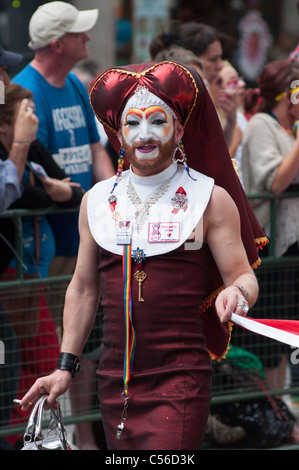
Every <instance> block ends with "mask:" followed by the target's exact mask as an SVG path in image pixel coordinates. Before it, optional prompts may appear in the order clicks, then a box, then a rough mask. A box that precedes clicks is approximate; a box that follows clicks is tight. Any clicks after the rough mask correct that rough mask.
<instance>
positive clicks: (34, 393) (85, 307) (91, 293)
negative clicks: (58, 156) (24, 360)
mask: <svg viewBox="0 0 299 470" xmlns="http://www.w3.org/2000/svg"><path fill="white" fill-rule="evenodd" d="M87 197H88V193H86V194H85V195H84V197H83V199H82V203H81V209H80V216H79V233H80V246H79V252H78V259H77V264H76V269H75V273H74V276H73V278H72V280H71V282H70V284H69V286H68V288H67V292H66V298H65V307H64V314H63V323H64V332H63V339H62V344H61V351H62V352H68V353H71V354H74V355H76V356H80V354H81V352H82V349H83V347H84V345H85V342H86V340H87V339H88V336H89V333H90V331H91V329H92V326H93V323H94V319H95V315H96V312H97V308H98V303H99V297H100V283H99V273H98V269H97V262H98V245H97V244H96V242H95V241H94V239H93V237H92V235H91V233H90V230H89V226H88V221H87ZM70 382H71V373H70V372H68V371H65V370H56V371H54V372H53V373H52V374H50V375H48V376H46V377H41V378H39V379H37V380H36V382H35V383H34V385H33V386H32V387H31V389H30V390H29V391H28V392H27V393H26V395H25V396H24V398H23V399H22V401H21V406H22V407H23V410H26V409H27V408H28V407H29V405H28V403H29V402H31V403H34V402H35V401H36V400H37V399H38V398H39V397H40V396H41V395H43V394H48V395H49V396H48V398H47V402H48V404H49V405H50V406H53V407H55V406H58V402H57V397H58V396H60V395H62V394H63V393H65V392H66V390H67V389H68V387H69V385H70Z"/></svg>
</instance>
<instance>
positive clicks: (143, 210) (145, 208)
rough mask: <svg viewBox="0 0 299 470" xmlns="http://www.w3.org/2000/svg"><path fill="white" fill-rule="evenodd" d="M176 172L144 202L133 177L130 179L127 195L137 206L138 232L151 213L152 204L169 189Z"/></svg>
mask: <svg viewBox="0 0 299 470" xmlns="http://www.w3.org/2000/svg"><path fill="white" fill-rule="evenodd" d="M175 174H176V172H175V173H174V174H173V175H172V176H171V177H170V178H169V179H168V180H167V181H165V182H164V183H162V184H161V186H159V188H158V189H156V191H154V192H153V194H151V195H150V196H149V197H148V198H147V200H146V201H145V202H144V203H143V202H142V201H141V199H140V197H139V196H138V194H137V193H136V190H135V188H134V186H133V184H132V181H131V178H130V179H129V182H128V186H127V196H128V197H129V199H130V201H131V202H132V204H134V206H135V207H136V211H135V220H136V229H137V232H140V230H141V229H142V227H143V225H144V222H145V219H146V217H147V216H148V214H149V210H150V208H151V206H152V205H154V204H155V203H156V202H157V201H158V200H159V199H160V198H161V197H162V196H163V195H164V194H165V193H166V191H167V190H168V188H169V186H170V183H171V180H172V179H173V177H174V176H175Z"/></svg>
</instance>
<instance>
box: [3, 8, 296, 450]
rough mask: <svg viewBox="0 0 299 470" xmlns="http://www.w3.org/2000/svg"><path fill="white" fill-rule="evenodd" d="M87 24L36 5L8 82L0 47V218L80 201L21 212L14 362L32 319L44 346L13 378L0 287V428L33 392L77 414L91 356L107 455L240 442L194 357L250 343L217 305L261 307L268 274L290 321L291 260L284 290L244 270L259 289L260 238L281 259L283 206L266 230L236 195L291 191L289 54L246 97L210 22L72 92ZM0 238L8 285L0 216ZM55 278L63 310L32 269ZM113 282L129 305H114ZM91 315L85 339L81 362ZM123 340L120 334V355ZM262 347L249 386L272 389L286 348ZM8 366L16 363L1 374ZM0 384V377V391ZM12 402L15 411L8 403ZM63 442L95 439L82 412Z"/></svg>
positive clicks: (6, 444)
mask: <svg viewBox="0 0 299 470" xmlns="http://www.w3.org/2000/svg"><path fill="white" fill-rule="evenodd" d="M97 20H98V10H85V11H79V10H77V9H76V8H75V7H73V6H72V5H70V4H68V3H65V2H50V3H47V4H45V5H43V6H41V7H39V8H38V9H37V10H36V12H35V13H34V14H33V16H32V18H31V20H30V23H29V36H30V43H29V47H30V48H31V49H32V50H33V51H34V58H33V60H32V61H31V62H30V64H27V65H26V66H25V67H24V69H23V70H22V71H21V72H20V73H18V74H17V75H16V76H15V77H13V79H12V81H11V82H10V79H9V77H8V75H7V67H8V66H10V65H16V64H20V63H21V61H22V56H21V55H20V54H16V53H13V52H10V51H7V50H5V49H3V48H2V47H0V79H1V80H2V81H3V82H4V83H5V103H4V104H1V105H0V157H1V159H0V210H1V211H5V210H9V209H13V208H29V209H40V208H46V207H51V206H53V204H55V205H57V206H58V207H61V208H76V207H79V206H80V214H79V216H78V212H74V213H68V214H65V213H64V214H55V215H51V216H47V217H46V216H45V215H42V216H30V217H26V218H24V219H23V226H22V231H23V267H24V275H23V276H24V278H32V277H36V278H40V279H41V286H40V290H39V292H38V296H36V297H37V299H36V302H37V305H32V304H30V307H29V308H28V305H27V308H28V309H29V310H32V312H33V311H34V312H35V315H38V319H39V322H40V325H41V326H40V329H39V327H37V330H36V331H35V333H34V337H32V336H31V337H30V347H31V348H32V350H34V351H35V352H34V353H31V356H30V360H31V361H32V362H33V363H34V361H37V359H38V358H40V356H39V354H40V352H39V351H40V349H41V348H42V347H43V340H41V334H40V333H41V328H42V329H43V338H44V339H45V342H46V343H47V345H48V346H47V347H49V344H50V345H51V351H52V353H51V355H50V356H51V360H49V361H48V363H47V364H46V365H45V364H44V365H43V368H42V370H41V369H39V368H37V369H35V372H34V373H33V374H31V375H30V378H28V376H27V375H26V372H25V371H24V370H22V363H24V362H25V359H24V358H23V357H22V355H23V351H26V344H27V346H28V344H29V343H26V338H25V340H23V341H22V344H21V346H20V341H19V340H18V337H17V331H16V330H15V329H14V328H13V326H12V325H11V324H10V320H9V311H10V310H13V308H14V307H13V306H12V304H13V302H12V299H7V296H6V297H5V296H4V295H3V294H2V293H1V291H0V300H1V311H0V322H1V323H0V339H2V338H5V344H6V354H7V356H6V363H5V365H4V366H3V365H0V416H1V419H0V422H1V424H2V425H3V424H6V425H7V426H8V425H9V423H10V422H11V420H12V417H13V416H14V417H15V418H16V419H17V418H18V419H19V420H20V422H25V420H26V418H28V413H29V412H30V406H29V405H28V402H35V401H36V400H37V398H38V397H39V396H40V395H42V394H45V393H46V394H48V395H49V396H48V404H49V406H52V407H54V408H55V407H56V406H58V403H57V398H58V397H59V396H60V395H61V394H63V393H65V392H66V390H68V389H69V393H70V398H71V403H72V406H73V411H74V413H75V412H76V410H81V409H84V410H85V411H87V410H88V409H89V407H91V400H92V399H93V396H94V394H95V391H94V388H93V387H94V385H93V384H94V379H93V377H94V375H95V367H96V364H97V363H98V361H100V363H99V368H98V377H99V380H98V393H99V402H100V409H101V415H102V421H103V424H104V430H105V439H106V443H107V447H108V449H151V450H154V449H161V450H162V449H172V450H174V449H197V448H200V447H201V445H202V442H203V440H204V439H205V436H206V437H208V438H209V439H214V440H216V442H217V443H218V444H231V443H235V442H238V441H241V440H242V438H243V437H244V434H245V430H244V429H242V428H241V427H240V426H237V425H236V426H228V425H225V423H224V422H222V421H221V419H220V420H219V418H218V417H216V416H213V415H212V414H211V413H210V412H209V410H210V399H211V375H212V373H213V369H212V365H211V356H212V357H213V358H214V359H215V358H218V359H221V358H222V357H223V356H225V355H227V354H228V349H229V341H230V340H231V342H232V344H233V345H236V346H240V347H245V348H246V350H248V351H249V350H250V348H251V347H252V341H251V340H252V335H250V334H249V335H248V336H247V338H248V344H247V343H245V342H244V336H242V335H238V334H234V333H232V332H231V325H230V323H229V320H230V315H231V313H232V312H236V313H237V314H239V315H246V313H247V311H248V308H249V307H250V309H252V310H250V311H251V312H252V316H254V315H255V313H254V312H255V310H254V309H255V308H257V309H261V306H262V302H263V299H265V298H266V299H267V302H270V303H271V302H272V303H271V305H272V306H273V311H272V310H271V317H273V312H274V313H275V312H276V311H277V309H276V310H275V309H274V307H275V302H276V303H277V301H275V299H271V298H270V300H269V294H268V293H267V288H268V286H269V283H275V286H276V287H275V288H276V289H277V291H278V292H279V299H280V300H279V302H280V304H279V306H280V308H281V309H282V310H283V311H284V315H285V316H286V317H287V318H289V319H296V316H297V306H298V305H299V304H298V300H299V299H298V298H297V297H298V294H297V293H298V292H299V285H298V282H299V281H298V280H299V276H298V274H299V273H298V269H294V270H293V271H292V273H290V274H289V277H288V286H287V289H286V288H285V284H283V283H281V282H280V277H281V276H280V272H279V268H275V269H274V272H272V273H271V280H269V279H267V273H265V272H263V271H261V272H260V273H259V276H258V279H259V285H258V282H257V277H256V275H255V273H254V271H253V268H256V267H257V266H258V265H259V263H260V257H261V259H263V257H264V256H267V255H268V246H269V245H271V243H273V244H274V246H275V256H277V257H283V256H296V257H297V256H298V255H299V252H298V241H299V230H298V220H299V214H298V215H297V199H296V198H294V197H291V196H290V197H283V198H282V199H280V198H278V199H277V202H276V226H275V233H274V234H273V233H272V232H271V229H270V214H271V212H270V203H269V201H268V200H265V199H264V198H262V199H259V198H257V199H256V200H253V201H252V200H251V201H250V202H249V201H248V200H247V198H246V193H247V194H252V193H254V194H255V193H258V194H263V193H272V194H273V195H275V196H279V195H281V194H285V193H292V192H294V191H297V190H298V188H299V185H298V183H299V148H298V145H299V130H298V128H297V126H296V121H297V120H298V118H299V104H298V103H299V101H298V99H297V98H296V95H297V94H298V93H299V87H298V78H299V73H298V72H299V62H298V60H297V58H296V57H294V56H291V55H290V57H286V58H285V60H276V61H272V62H269V63H267V64H266V65H265V66H264V68H263V70H262V72H261V74H260V77H259V78H258V81H257V85H256V88H255V89H247V88H246V82H245V81H244V80H243V78H242V77H240V76H239V73H238V70H237V69H236V67H235V66H234V65H233V64H232V63H230V62H229V61H228V60H224V58H223V48H222V35H221V34H220V33H219V32H218V31H217V30H215V29H214V28H213V27H212V26H208V25H205V24H201V23H196V22H185V23H179V22H178V23H176V25H175V28H172V30H171V31H168V32H164V33H161V34H158V35H157V36H155V37H153V38H152V41H151V43H150V47H149V55H150V60H149V62H147V63H144V64H137V65H136V64H135V65H134V64H133V65H132V64H131V65H127V66H122V67H118V68H111V69H109V70H108V71H105V72H104V73H102V74H100V75H99V76H98V77H92V79H91V82H92V83H91V87H90V94H89V96H88V91H87V89H86V85H85V84H84V83H82V82H81V80H80V79H79V78H78V75H79V74H76V73H74V72H75V67H76V65H77V63H78V62H79V61H81V60H84V59H87V58H88V48H87V43H88V41H89V39H90V37H89V35H88V31H89V30H90V29H91V28H93V27H95V25H96V24H97ZM290 53H291V51H290ZM157 85H158V86H157ZM99 126H101V127H99ZM100 133H102V135H104V141H105V145H103V144H102V140H101V138H100ZM109 146H111V147H113V149H112V151H111V149H110V147H109ZM112 153H113V154H112ZM115 154H116V155H119V157H118V163H117V164H116V166H117V172H116V176H115V160H114V159H115ZM170 196H172V198H170ZM169 206H170V207H173V210H172V212H171V210H170V211H169V212H170V213H171V214H170V215H169V213H168V211H167V210H166V209H165V207H166V208H169ZM198 206H200V207H201V209H199V208H198ZM136 207H137V209H136ZM191 207H192V208H193V207H195V209H194V210H195V212H194V213H193V214H192V217H191V216H190V215H188V214H189V211H188V210H189V209H190V208H191ZM128 208H129V209H128ZM126 210H127V211H128V213H130V210H131V211H133V212H132V213H133V214H135V211H136V214H135V219H136V223H135V222H134V223H128V220H130V221H131V219H130V218H129V217H127V216H126V213H125V212H126ZM161 216H162V219H161V220H158V222H159V224H158V225H159V228H158V230H161V233H159V235H160V236H162V238H163V236H164V237H166V232H167V227H168V231H169V225H170V222H171V224H172V228H171V234H168V237H170V238H171V239H168V240H167V239H164V240H163V241H161V242H160V241H157V232H155V235H154V226H155V230H157V220H156V219H155V217H160V218H161ZM188 217H189V218H188ZM155 224H156V225H155ZM190 224H191V225H190ZM116 225H117V227H118V229H117V230H116V229H115V226H116ZM123 227H126V229H125V233H124V232H123ZM151 229H152V230H153V233H152V234H151V232H150V230H151ZM188 230H189V231H188ZM191 232H194V237H195V239H194V240H191V241H190V233H191ZM0 235H1V239H0V248H1V272H0V275H1V279H0V280H1V281H6V280H14V279H16V252H15V250H14V246H13V245H14V239H15V227H14V224H13V222H12V221H11V220H9V219H0ZM123 237H124V238H125V239H126V240H127V241H126V242H124V241H123V239H124V238H123ZM151 237H152V238H151ZM198 237H199V238H198ZM128 240H129V241H128ZM268 240H269V241H270V243H269V244H268ZM220 241H221V242H220ZM194 242H195V243H196V242H200V243H199V248H194V246H193V245H192V243H194ZM187 245H188V246H189V245H191V248H189V249H188V248H186V246H187ZM183 247H184V249H183ZM260 248H263V249H262V251H261V252H259V249H260ZM128 259H130V263H128V261H127V260H128ZM131 259H132V265H131ZM134 261H135V264H134ZM122 263H123V264H122ZM128 265H130V267H129V266H128ZM125 269H128V273H130V274H128V277H130V276H131V270H132V272H133V271H135V272H134V277H135V278H136V280H137V282H136V281H135V283H134V282H133V281H132V286H131V285H130V282H128V279H127V277H126V276H125V281H124V282H127V284H125V291H124V288H123V286H122V283H123V281H122V274H123V272H124V273H125V272H126V271H125ZM61 274H68V275H72V280H71V282H70V284H69V286H68V288H67V291H66V294H65V303H64V295H63V296H62V297H61V298H59V299H57V298H55V303H54V302H53V296H51V295H50V294H51V293H50V292H48V291H47V288H45V286H42V278H46V277H48V276H56V275H61ZM141 276H142V277H141ZM100 286H101V288H100ZM25 289H27V290H26V291H25V290H24V292H23V308H24V309H25V308H26V298H28V299H30V300H32V297H34V295H33V294H32V293H31V292H30V287H26V288H25ZM124 292H125V294H126V295H127V296H128V299H129V300H127V301H125V305H124V306H123V303H124ZM258 293H259V294H258ZM290 296H292V308H289V302H290ZM270 297H271V296H270ZM27 303H28V302H27ZM63 304H64V313H63V310H62V307H61V306H62V305H63ZM57 305H58V306H60V307H59V309H57ZM99 309H103V331H102V335H103V337H102V340H101V338H100V336H99V338H98V345H99V347H96V348H95V351H93V354H90V348H88V338H89V337H90V335H91V333H92V329H93V328H97V321H96V322H95V318H96V319H97V318H98V317H97V315H98V313H99ZM182 309H183V310H184V315H182ZM199 309H200V312H201V321H200V317H199V314H198V312H199ZM124 310H125V312H126V317H125V318H126V319H127V323H125V325H123V315H124V314H123V311H124ZM261 310H262V309H261ZM261 310H259V312H258V313H259V316H261V315H260V314H261ZM36 311H38V312H39V313H38V314H36ZM132 312H133V313H132ZM267 312H269V309H268V310H267ZM62 313H63V319H62ZM279 314H281V312H277V316H279ZM132 319H133V323H132ZM41 320H43V321H41ZM62 321H63V327H62V337H61V336H60V334H59V331H60V329H59V328H61V326H62ZM135 323H136V324H135ZM125 327H126V328H127V330H126V332H125V330H124V328H125ZM125 333H126V334H125ZM49 338H50V339H49ZM125 338H131V344H127V343H126V348H125V354H124V343H125ZM28 341H29V339H28ZM134 341H136V344H135V342H134ZM259 341H260V338H259ZM132 344H133V345H132ZM269 344H270V343H269V342H268V340H265V343H264V344H263V346H262V350H261V356H260V357H261V361H262V363H263V366H264V368H265V370H266V372H267V374H266V386H269V387H271V388H272V389H281V388H283V387H284V382H285V377H286V367H287V361H286V358H287V350H286V348H285V347H284V346H283V345H281V344H279V343H276V344H275V346H274V348H275V360H274V361H273V360H272V359H271V360H265V361H264V360H263V353H264V352H265V350H267V348H268V347H269ZM271 348H272V349H271V350H273V346H272V344H271ZM129 351H130V354H131V356H127V355H126V354H127V353H128V354H129ZM207 351H209V352H207ZM26 352H27V351H26ZM252 352H253V353H256V352H257V348H256V347H255V344H254V340H253V347H252ZM124 356H125V362H126V364H127V365H126V368H125V366H124ZM266 356H267V355H266ZM27 361H28V357H27ZM263 361H264V362H263ZM79 362H80V364H81V370H80V373H79V375H78V376H76V377H75V375H76V372H77V370H78V369H79ZM16 363H17V364H20V367H19V368H16V367H15V368H14V370H12V369H13V367H12V366H11V364H16ZM128 364H129V365H128ZM53 370H54V372H52V371H53ZM125 371H126V373H125ZM277 371H279V373H277ZM80 375H81V378H82V376H83V377H84V380H83V382H84V391H83V393H81V394H80V391H81V392H82V381H81V382H79V381H78V382H77V380H78V378H79V377H80ZM277 375H278V376H279V383H277V382H275V381H274V378H273V377H274V376H275V377H277ZM41 376H42V377H41ZM8 377H11V380H9V381H8ZM4 382H5V383H8V382H9V384H10V386H9V387H8V390H5V393H4V390H3V393H1V390H2V389H1V383H4ZM122 387H123V390H122ZM25 392H27V393H25ZM24 393H25V396H24V397H23V395H24ZM78 396H79V397H80V401H78ZM15 397H19V398H20V399H22V402H21V407H15V408H13V407H12V398H15ZM129 397H130V399H129ZM122 406H123V409H122ZM82 407H83V408H82ZM2 410H5V416H4V411H2ZM183 410H184V411H183ZM14 422H16V421H14ZM294 433H295V428H294ZM17 437H18V436H13V438H10V439H1V440H0V448H1V446H2V447H3V448H13V446H14V445H15V442H16V439H17ZM76 443H77V445H78V446H79V448H80V449H82V450H84V449H98V445H97V443H96V439H95V436H94V431H93V428H92V424H91V423H90V422H87V423H80V424H78V425H76ZM10 446H11V447H10Z"/></svg>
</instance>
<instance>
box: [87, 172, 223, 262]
mask: <svg viewBox="0 0 299 470" xmlns="http://www.w3.org/2000/svg"><path fill="white" fill-rule="evenodd" d="M190 172H191V175H192V177H193V178H195V179H196V181H194V180H193V179H191V178H190V177H189V176H188V174H187V172H186V170H185V168H184V167H183V166H182V165H178V164H177V163H175V164H173V165H171V166H170V167H168V168H167V169H166V170H164V171H163V172H161V173H159V174H157V175H153V176H150V177H140V176H137V175H135V174H134V173H133V172H132V171H131V170H127V171H124V172H123V176H122V179H121V181H120V182H119V184H118V185H117V186H116V188H115V190H114V193H113V194H115V196H116V197H117V206H116V211H118V213H119V214H120V218H121V220H126V219H128V220H131V221H132V222H133V232H132V241H131V245H132V251H134V250H137V249H140V250H143V252H144V253H145V254H146V257H148V256H155V255H159V254H163V253H167V252H170V251H173V250H175V249H176V248H178V247H179V246H181V245H182V244H183V243H186V248H187V249H198V248H199V247H200V246H201V243H202V231H201V226H202V224H200V222H201V221H202V216H203V213H204V211H205V209H206V207H207V204H208V202H209V199H210V196H211V192H212V189H213V186H214V180H213V179H212V178H209V177H207V176H205V175H203V174H201V173H199V172H196V171H195V170H192V169H190ZM170 178H172V179H171V181H170V183H169V187H168V189H167V190H166V191H165V192H164V194H163V195H162V196H161V197H160V198H159V199H158V200H157V201H156V202H155V203H154V204H153V205H151V206H150V208H149V213H148V215H147V217H146V220H145V222H144V224H143V226H142V228H141V230H140V231H139V233H138V231H137V229H136V224H135V223H134V222H135V212H136V209H137V208H136V206H135V205H134V204H133V203H132V201H131V200H130V199H129V197H128V195H127V188H128V184H129V180H130V179H131V182H132V184H133V186H134V189H135V191H136V193H137V194H138V196H139V198H140V199H141V201H142V202H143V203H144V202H145V200H146V199H147V198H148V196H149V195H151V194H152V193H154V192H155V191H156V190H157V189H158V188H159V187H160V186H161V184H163V183H164V182H166V181H167V180H169V179H170ZM114 180H115V177H112V178H109V179H108V180H104V181H101V182H99V183H97V184H96V185H95V186H94V187H93V188H92V189H91V190H90V192H89V194H88V202H87V213H88V222H89V227H90V230H91V233H92V236H93V237H94V239H95V241H96V242H97V243H98V245H100V246H101V247H102V248H104V249H105V250H108V251H110V252H112V253H115V254H118V255H122V253H123V246H122V245H118V244H117V237H116V225H117V222H116V221H115V220H114V219H113V217H112V212H111V210H110V207H109V203H108V197H109V195H110V192H111V188H112V187H113V184H114ZM179 188H181V189H182V190H183V191H184V193H185V196H186V197H185V200H187V203H186V206H187V207H185V210H184V209H179V210H177V211H176V210H175V211H173V210H174V206H173V205H172V199H174V200H175V201H177V200H178V189H179ZM157 227H158V228H159V231H160V235H161V233H163V236H162V238H160V239H159V237H157V236H154V232H155V234H157ZM195 228H197V230H196V232H197V234H198V235H197V237H196V238H197V241H198V242H199V244H198V243H191V242H188V239H190V235H191V234H192V232H193V231H194V230H195ZM168 236H169V237H170V238H169V239H170V240H171V241H169V239H167V237H168ZM187 245H188V246H187ZM192 247H193V248H192Z"/></svg>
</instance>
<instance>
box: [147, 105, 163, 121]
mask: <svg viewBox="0 0 299 470" xmlns="http://www.w3.org/2000/svg"><path fill="white" fill-rule="evenodd" d="M154 113H163V114H164V117H165V119H167V114H166V112H165V110H164V109H163V108H161V106H150V107H149V108H147V109H146V110H145V117H146V119H148V118H149V117H150V116H151V115H152V114H154Z"/></svg>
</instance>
